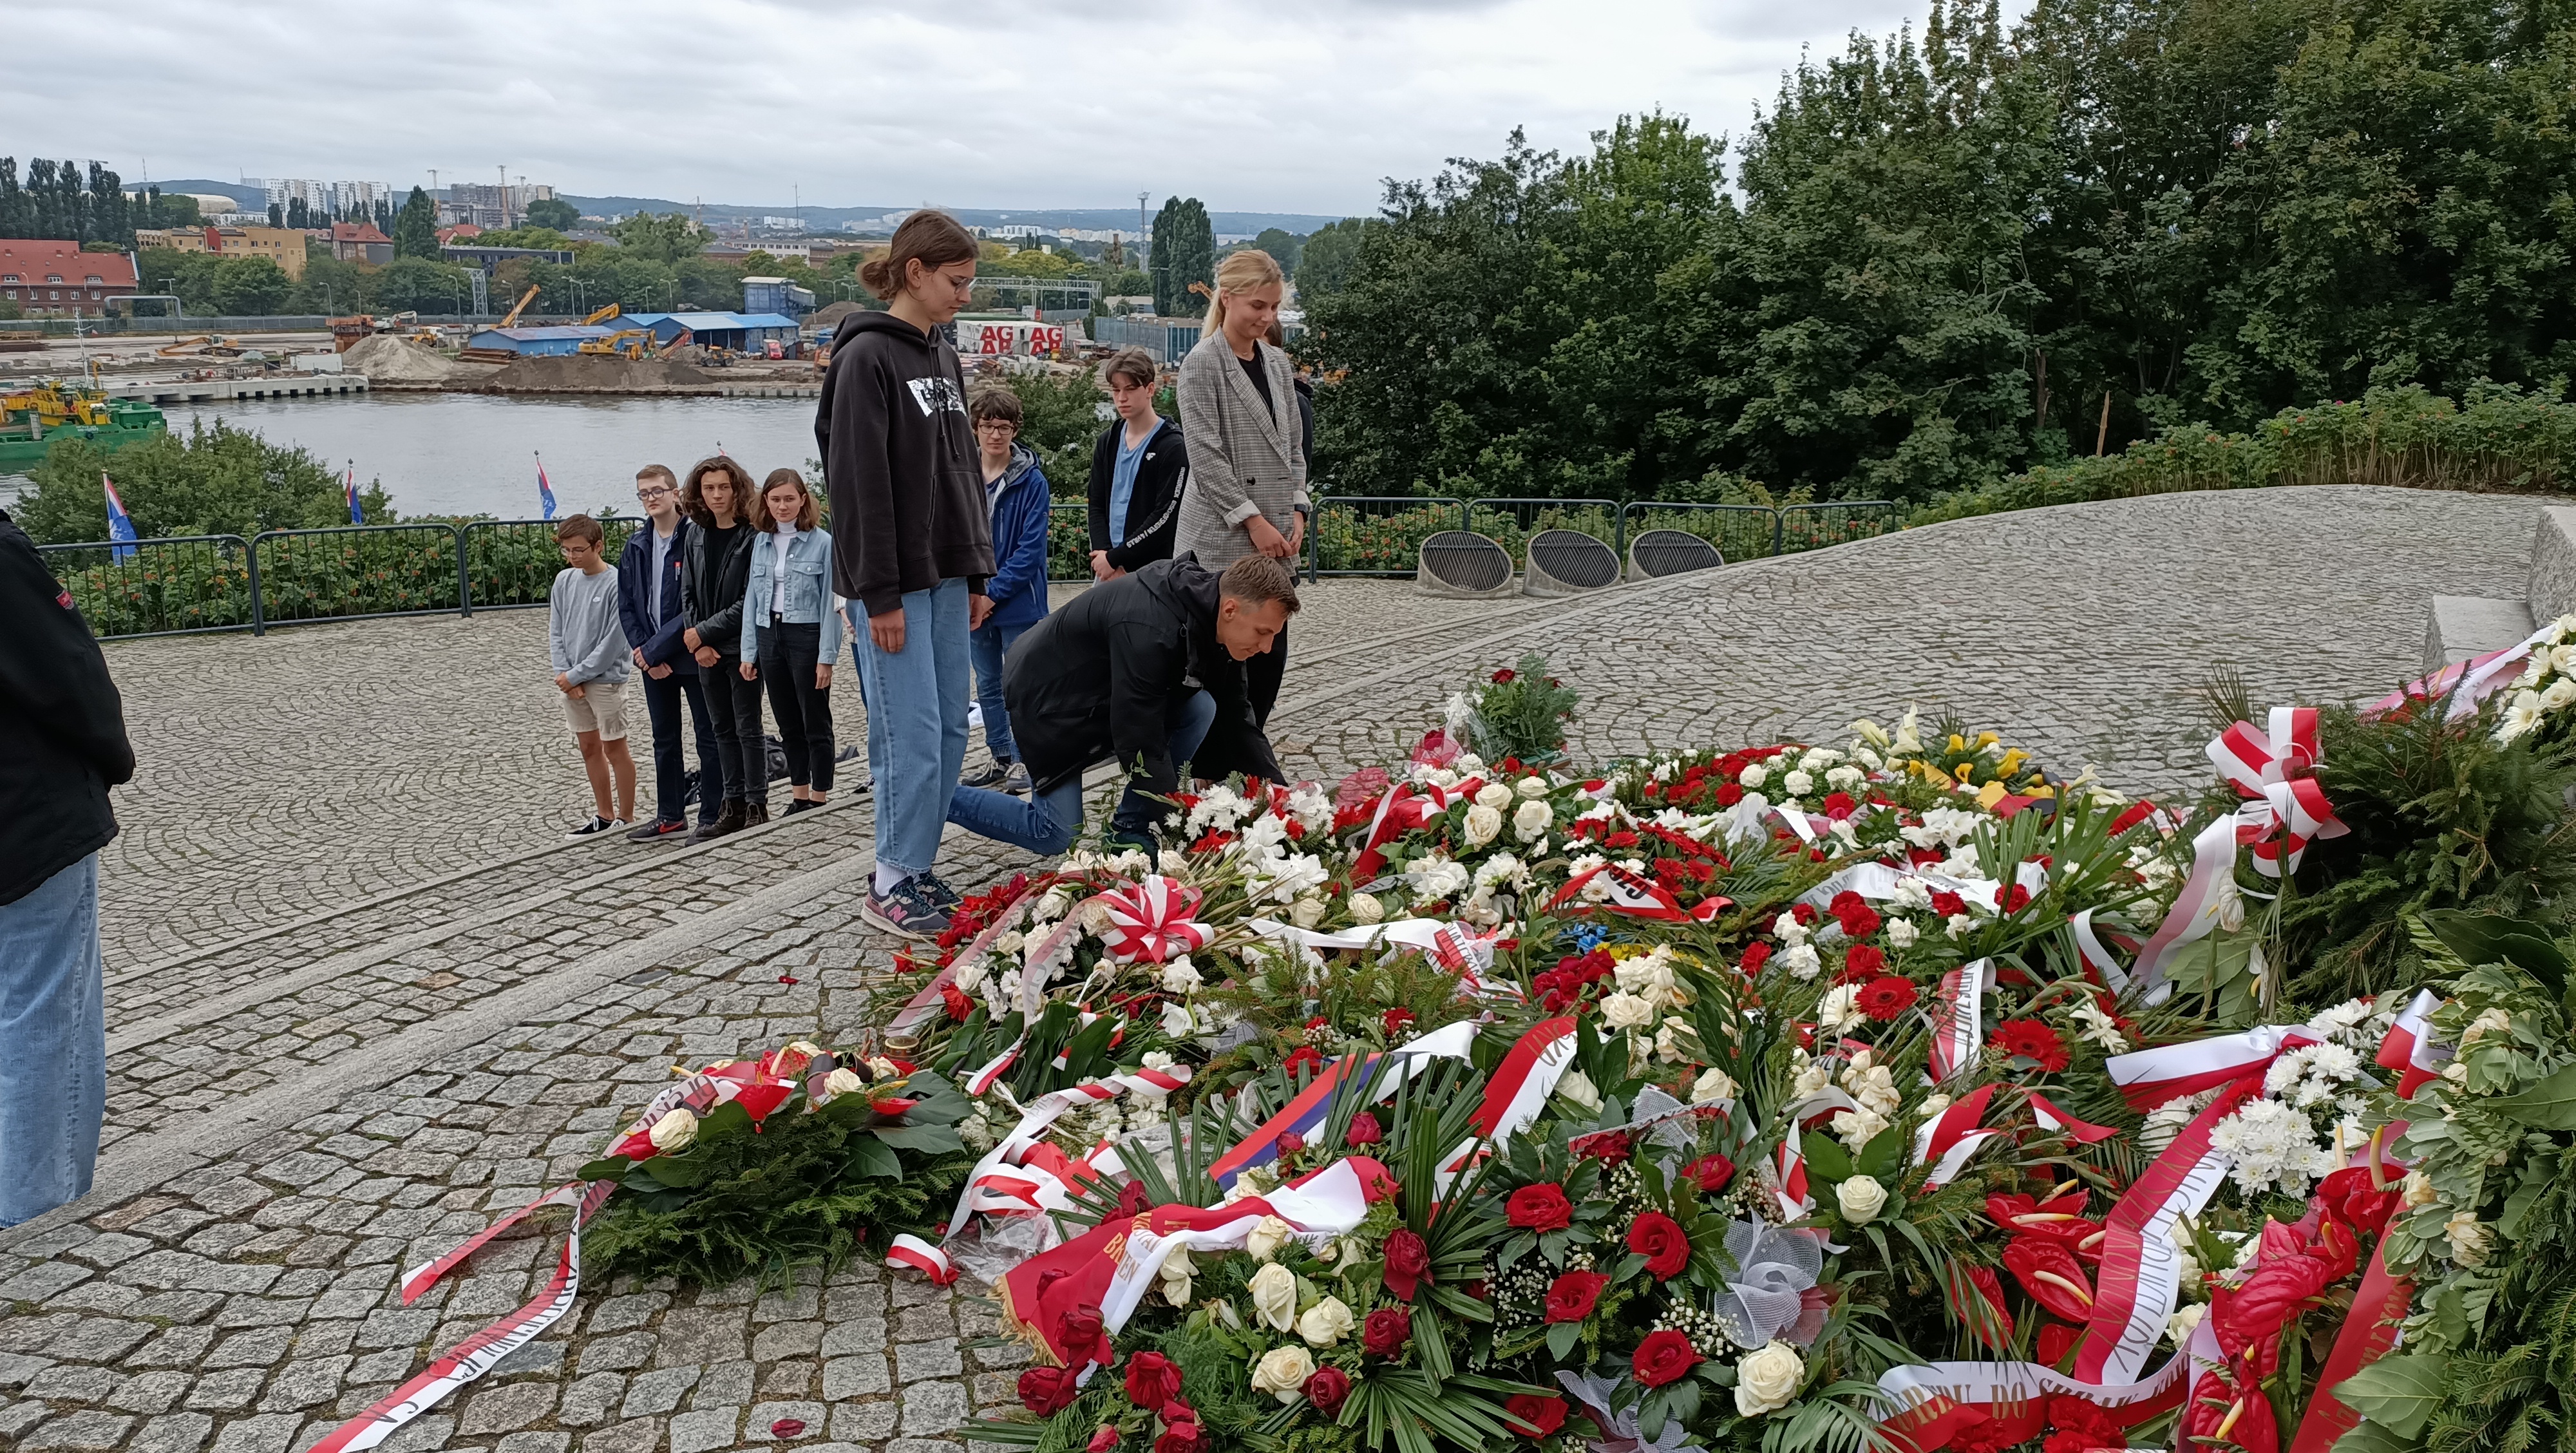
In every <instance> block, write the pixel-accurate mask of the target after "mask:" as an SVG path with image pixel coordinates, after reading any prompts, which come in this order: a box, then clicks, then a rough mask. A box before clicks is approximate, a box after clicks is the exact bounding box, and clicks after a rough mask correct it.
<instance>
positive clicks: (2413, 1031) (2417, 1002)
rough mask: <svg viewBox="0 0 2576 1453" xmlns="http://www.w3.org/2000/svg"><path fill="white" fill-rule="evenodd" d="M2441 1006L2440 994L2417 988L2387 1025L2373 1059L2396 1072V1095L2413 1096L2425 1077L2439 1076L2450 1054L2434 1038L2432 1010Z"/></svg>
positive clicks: (2433, 1077) (2449, 1051)
mask: <svg viewBox="0 0 2576 1453" xmlns="http://www.w3.org/2000/svg"><path fill="white" fill-rule="evenodd" d="M2441 1007H2442V996H2441V995H2439V994H2436V993H2434V992H2433V991H2432V990H2430V989H2418V990H2416V991H2415V997H2414V999H2413V1000H2412V1001H2411V1002H2409V1003H2408V1004H2407V1006H2406V1008H2405V1009H2404V1010H2403V1011H2401V1012H2400V1013H2399V1014H2398V1016H2397V1022H2396V1023H2394V1024H2391V1025H2389V1026H2388V1037H2387V1038H2386V1039H2383V1040H2381V1041H2380V1042H2379V1053H2378V1055H2377V1056H2376V1058H2375V1061H2374V1062H2375V1063H2377V1064H2378V1065H2379V1067H2380V1068H2381V1069H2385V1070H2391V1071H2394V1072H2395V1073H2396V1075H2397V1095H2398V1098H2399V1099H2412V1098H2414V1095H2415V1091H2416V1090H2417V1089H2418V1088H2420V1087H2421V1086H2422V1085H2423V1084H2424V1082H2425V1081H2427V1080H2438V1079H2440V1078H2441V1077H2442V1065H2443V1064H2444V1062H2446V1061H2448V1060H2449V1059H2450V1058H2451V1050H2450V1047H2449V1046H2447V1045H2444V1044H2442V1043H2440V1042H2438V1041H2437V1040H2435V1039H2434V1038H2433V1011H2434V1010H2436V1009H2439V1008H2441Z"/></svg>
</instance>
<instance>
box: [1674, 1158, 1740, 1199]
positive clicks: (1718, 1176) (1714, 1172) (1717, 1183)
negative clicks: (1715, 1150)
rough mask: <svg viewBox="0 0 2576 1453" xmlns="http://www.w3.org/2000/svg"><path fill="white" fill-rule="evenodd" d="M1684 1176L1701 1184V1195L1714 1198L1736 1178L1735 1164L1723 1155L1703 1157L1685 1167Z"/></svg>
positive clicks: (1683, 1169) (1683, 1168)
mask: <svg viewBox="0 0 2576 1453" xmlns="http://www.w3.org/2000/svg"><path fill="white" fill-rule="evenodd" d="M1682 1174H1684V1175H1686V1176H1689V1177H1690V1178H1691V1179H1692V1180H1695V1181H1697V1182H1699V1190H1700V1194H1701V1195H1704V1196H1713V1195H1716V1194H1717V1193H1718V1192H1720V1191H1722V1190H1725V1189H1726V1183H1727V1182H1728V1181H1730V1180H1733V1179H1734V1178H1735V1162H1733V1161H1731V1160H1728V1159H1727V1158H1726V1157H1725V1156H1722V1155H1715V1154H1710V1155H1703V1156H1701V1157H1700V1158H1699V1159H1697V1160H1695V1161H1692V1162H1691V1163H1690V1164H1688V1165H1686V1166H1683V1167H1682Z"/></svg>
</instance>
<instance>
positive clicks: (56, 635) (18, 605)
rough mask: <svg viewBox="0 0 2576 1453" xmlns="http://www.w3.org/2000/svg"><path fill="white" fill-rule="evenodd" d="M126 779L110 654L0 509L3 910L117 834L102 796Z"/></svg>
mask: <svg viewBox="0 0 2576 1453" xmlns="http://www.w3.org/2000/svg"><path fill="white" fill-rule="evenodd" d="M133 780H134V745H133V743H131V742H129V741H127V740H126V736H125V706H124V703H123V702H122V701H121V700H120V699H119V698H118V697H117V694H116V683H115V682H114V681H112V680H110V679H108V674H107V658H106V657H105V656H104V655H102V654H100V652H99V649H98V641H97V639H96V638H95V637H93V636H91V635H90V633H89V622H87V621H85V620H83V619H81V613H80V609H79V607H77V606H74V605H73V604H72V597H71V592H70V591H67V590H65V589H63V587H62V586H61V585H59V584H57V583H56V582H55V580H54V576H53V572H51V571H49V570H47V569H46V568H45V561H44V557H42V556H40V555H38V554H37V553H36V546H35V543H34V542H33V541H31V540H29V539H28V538H27V535H26V532H25V531H23V530H21V529H19V528H18V527H17V526H16V525H14V524H12V523H10V521H9V515H8V512H7V511H5V510H0V823H6V824H8V827H7V829H6V830H5V831H0V903H15V902H17V901H18V900H19V899H21V898H24V897H26V896H27V895H28V894H30V893H33V892H35V891H36V890H37V889H38V888H40V887H42V886H44V883H45V880H46V879H48V878H51V877H52V876H54V875H55V874H56V873H59V872H61V871H62V870H63V869H65V868H68V867H70V866H71V865H73V864H74V863H77V862H79V861H80V860H81V859H83V858H86V857H88V856H89V855H90V854H92V853H94V852H97V851H98V850H99V849H100V848H103V847H106V846H107V845H108V843H109V842H110V841H111V840H113V839H114V838H115V837H116V815H115V814H114V813H112V812H110V811H109V810H108V805H107V789H108V788H110V787H113V786H116V785H118V784H120V783H124V782H131V781H133ZM5 967H6V966H5V965H0V970H5Z"/></svg>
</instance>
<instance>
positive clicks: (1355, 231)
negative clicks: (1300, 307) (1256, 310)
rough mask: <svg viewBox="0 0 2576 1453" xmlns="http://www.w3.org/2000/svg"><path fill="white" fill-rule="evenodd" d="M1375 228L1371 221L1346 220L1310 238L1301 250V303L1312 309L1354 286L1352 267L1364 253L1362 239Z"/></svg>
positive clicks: (1298, 280) (1359, 218) (1317, 229)
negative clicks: (1361, 252)
mask: <svg viewBox="0 0 2576 1453" xmlns="http://www.w3.org/2000/svg"><path fill="white" fill-rule="evenodd" d="M1371 225H1372V224H1371V222H1370V220H1369V219H1367V218H1362V217H1345V218H1343V219H1342V220H1341V221H1339V222H1335V223H1333V224H1332V225H1330V226H1327V227H1318V228H1316V229H1315V230H1314V231H1313V232H1310V233H1308V234H1306V238H1305V240H1304V241H1303V242H1302V243H1301V244H1299V246H1298V248H1297V300H1298V301H1299V302H1301V303H1305V304H1308V305H1312V304H1313V303H1314V302H1315V301H1316V300H1317V299H1319V298H1323V297H1327V296H1330V295H1331V294H1334V293H1337V292H1340V291H1341V290H1342V289H1343V288H1345V287H1348V286H1349V285H1350V280H1351V266H1352V264H1353V263H1354V262H1355V261H1356V260H1357V259H1358V257H1359V253H1360V236H1361V234H1362V233H1363V232H1365V231H1366V230H1367V229H1368V228H1369V227H1370V226H1371Z"/></svg>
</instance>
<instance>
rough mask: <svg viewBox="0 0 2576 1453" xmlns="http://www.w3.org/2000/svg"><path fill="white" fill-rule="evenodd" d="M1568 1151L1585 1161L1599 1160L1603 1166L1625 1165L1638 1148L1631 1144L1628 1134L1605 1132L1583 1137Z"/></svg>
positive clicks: (1613, 1131)
mask: <svg viewBox="0 0 2576 1453" xmlns="http://www.w3.org/2000/svg"><path fill="white" fill-rule="evenodd" d="M1566 1149H1568V1150H1571V1151H1573V1152H1574V1153H1575V1155H1576V1156H1577V1157H1578V1158H1580V1159H1583V1160H1597V1161H1599V1162H1601V1163H1602V1164H1603V1165H1625V1164H1627V1163H1628V1157H1629V1156H1630V1155H1631V1154H1632V1153H1634V1151H1635V1150H1636V1147H1635V1145H1633V1144H1632V1143H1630V1141H1629V1139H1628V1136H1627V1132H1625V1131H1620V1130H1604V1131H1602V1132H1601V1133H1600V1134H1598V1135H1586V1136H1583V1137H1582V1138H1580V1139H1578V1140H1576V1141H1575V1142H1574V1143H1572V1144H1571V1145H1568V1146H1567V1147H1566Z"/></svg>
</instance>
